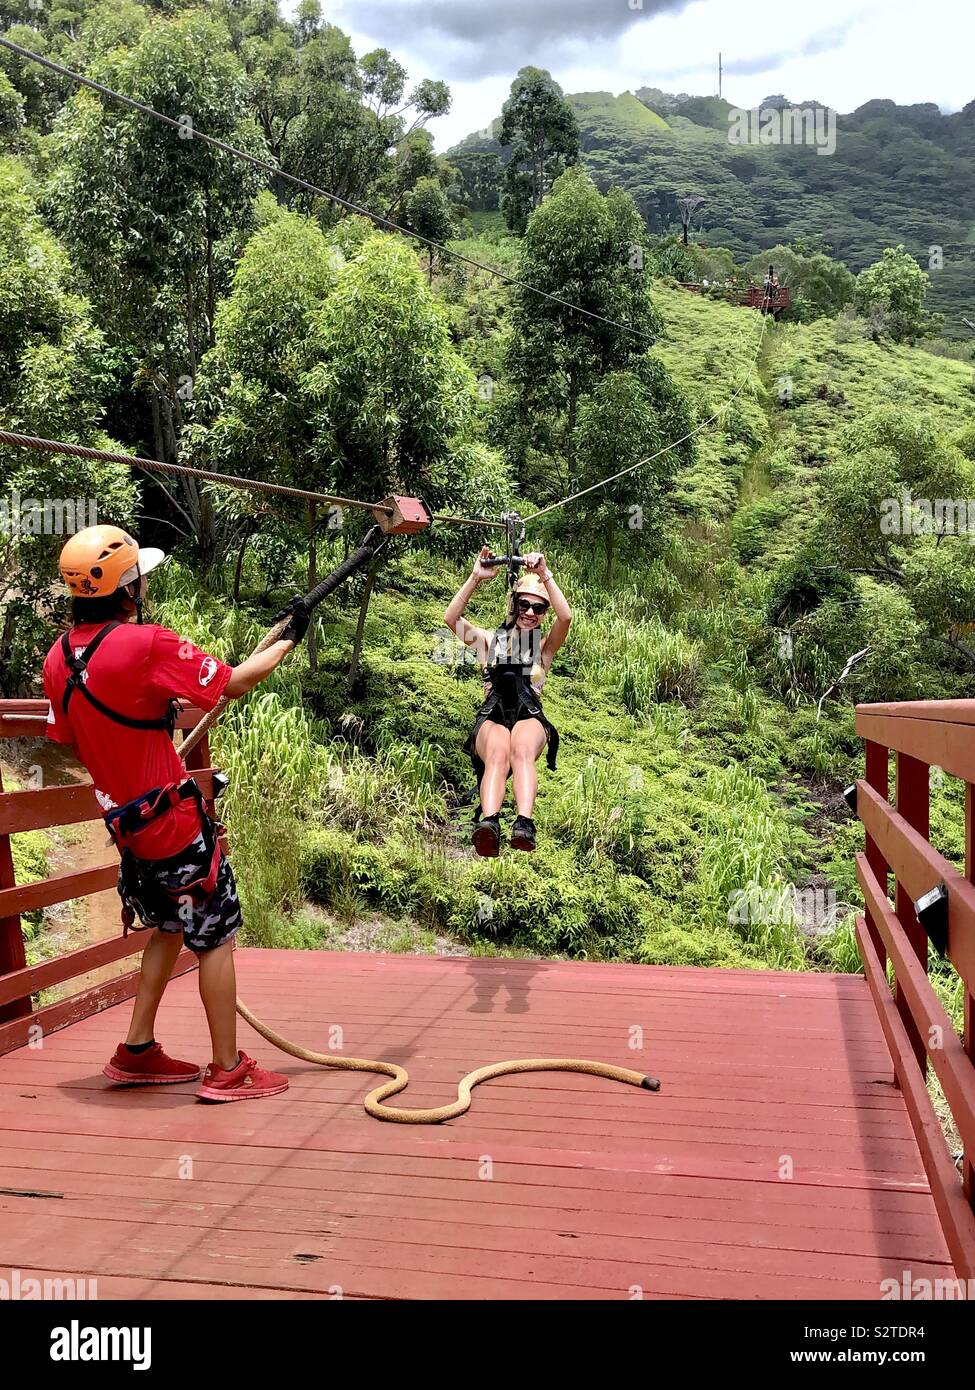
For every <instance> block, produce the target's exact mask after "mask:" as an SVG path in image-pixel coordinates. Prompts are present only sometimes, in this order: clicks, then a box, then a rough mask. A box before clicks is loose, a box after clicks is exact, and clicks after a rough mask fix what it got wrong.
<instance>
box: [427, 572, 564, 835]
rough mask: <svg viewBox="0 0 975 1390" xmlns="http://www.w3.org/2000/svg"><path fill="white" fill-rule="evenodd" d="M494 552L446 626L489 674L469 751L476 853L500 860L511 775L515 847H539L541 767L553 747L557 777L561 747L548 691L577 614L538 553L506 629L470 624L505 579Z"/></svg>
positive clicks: (512, 602) (518, 587)
mask: <svg viewBox="0 0 975 1390" xmlns="http://www.w3.org/2000/svg"><path fill="white" fill-rule="evenodd" d="M490 553H491V551H490V547H488V546H485V547H484V548H483V550H482V551H481V553H480V555H479V556H478V557H477V560H476V561H475V563H474V569H473V570H472V572H471V576H470V578H469V579H468V580H467V582H466V583H465V584H464V585H463V586H462V588H460V589H459V590H458V591H457V593H456V594H455V595H454V597H453V599H452V600H451V603H450V607H449V608H448V609H447V611H446V613H445V614H444V622H445V623H446V625H447V627H449V628H450V630H451V632H453V633H455V634H456V635H457V636H458V637H459V638H460V640H461V641H462V642H463V643H464V644H465V646H468V647H473V648H474V650H475V651H476V652H477V655H478V659H479V661H480V663H481V665H482V667H483V670H484V703H483V704H482V706H481V708H480V709H479V710H478V712H477V718H476V719H475V721H474V728H473V730H472V731H471V736H470V738H469V739H468V740H467V743H466V744H465V745H464V751H465V752H466V753H468V754H470V759H471V762H472V764H473V767H474V772H475V774H476V776H477V781H478V786H479V788H480V794H481V804H480V805H479V807H478V808H477V813H476V815H475V817H474V836H473V839H474V848H475V850H476V851H477V853H478V854H481V855H484V856H486V857H488V858H492V859H493V858H496V857H497V854H498V852H499V849H500V847H501V825H500V811H501V805H502V802H503V801H504V795H505V789H506V787H507V783H508V777H509V775H510V776H511V779H512V782H513V785H514V794H515V806H516V808H517V811H518V815H517V817H516V818H515V823H514V826H513V827H512V831H511V848H512V849H521V850H533V849H534V848H535V822H534V821H533V820H532V818H531V816H532V811H533V810H534V809H535V797H536V796H537V795H538V772H537V770H536V767H535V764H536V762H537V760H538V756H539V754H540V753H541V751H542V749H543V748H545V747H546V745H547V746H548V758H547V761H548V766H549V769H550V770H552V771H554V769H555V760H556V756H557V754H558V748H559V736H558V733H557V731H556V730H555V729H554V728H553V726H552V725H551V724H550V723H549V721H548V720H547V719H546V718H545V715H544V713H543V711H542V702H541V693H542V686H543V684H544V683H545V677H546V676H547V675H548V672H549V669H550V668H551V665H552V661H553V659H554V657H555V653H556V652H557V651H558V649H559V648H560V647H561V645H562V643H563V642H564V641H565V639H566V637H567V636H568V633H569V624H570V623H571V622H572V610H571V609H570V607H569V605H568V603H567V602H566V599H565V595H564V594H563V593H562V591H561V589H560V588H559V586H558V585H557V584H556V582H555V580H554V579H553V578H552V574H551V571H550V570H549V568H548V565H547V564H546V562H545V556H544V555H542V554H541V553H539V552H536V553H535V554H532V555H526V556H525V570H526V571H527V573H525V574H523V575H522V576H521V578H520V579H519V580H518V581H517V582H516V583H515V585H514V586H513V588H512V590H511V594H510V597H509V600H508V612H507V615H506V617H505V621H504V625H503V626H502V627H500V628H499V629H497V630H496V631H495V632H488V631H487V630H486V629H485V628H481V627H475V626H474V624H473V623H469V622H468V621H467V619H466V618H465V617H464V612H465V610H466V608H467V605H468V604H469V603H470V601H471V598H472V596H473V594H474V592H475V590H476V589H479V588H480V586H481V585H482V584H483V583H485V582H486V581H487V580H490V579H493V578H494V577H495V575H496V574H497V573H498V569H497V568H496V567H494V566H491V565H486V564H485V563H484V560H485V559H486V557H487V556H489V555H490ZM550 608H551V610H552V611H553V612H554V614H555V622H554V623H553V624H552V626H551V628H550V629H549V631H548V632H547V633H546V634H545V635H544V637H543V635H542V631H541V627H542V620H543V618H544V616H545V614H546V613H547V612H548V611H549V609H550Z"/></svg>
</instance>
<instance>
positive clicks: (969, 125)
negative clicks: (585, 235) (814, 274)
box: [448, 87, 975, 339]
mask: <svg viewBox="0 0 975 1390" xmlns="http://www.w3.org/2000/svg"><path fill="white" fill-rule="evenodd" d="M639 98H642V100H641V101H640V104H641V105H646V107H647V109H648V110H649V111H650V112H651V115H653V116H659V119H658V120H655V121H653V122H652V123H649V124H648V123H642V124H641V123H638V121H637V120H636V119H633V120H629V119H624V118H623V113H625V114H626V116H627V117H628V116H629V115H630V113H632V112H634V110H635V106H634V103H635V102H637V100H638V99H639ZM567 100H568V101H569V104H570V105H571V107H572V109H573V111H574V112H575V113H576V116H577V118H578V120H579V126H580V140H581V149H582V156H583V159H584V162H585V165H586V167H587V169H588V170H589V171H590V173H591V174H592V176H593V178H594V179H595V180H596V183H597V185H598V186H599V187H600V188H601V189H603V190H606V189H609V188H624V189H626V190H627V191H628V192H629V193H631V194H632V196H633V198H634V200H635V202H636V205H637V207H638V208H639V210H640V212H641V213H642V215H643V217H644V219H645V221H646V224H647V228H648V230H649V231H650V232H651V233H652V234H655V235H661V234H665V233H668V232H672V231H673V230H674V229H675V228H678V227H679V217H678V212H677V199H678V198H680V197H683V196H684V195H686V194H688V193H695V194H700V195H702V196H703V199H704V201H703V203H702V205H701V207H700V209H699V210H698V211H697V212H696V213H695V216H694V224H693V225H694V227H695V229H696V234H697V235H698V236H699V237H700V238H701V239H704V240H706V241H707V243H708V244H709V245H711V246H721V247H727V248H729V249H730V250H732V251H733V252H734V253H735V254H736V256H738V257H739V258H742V259H748V258H750V257H751V256H753V255H755V254H756V253H757V252H759V251H761V250H762V249H764V248H768V247H772V246H775V245H778V244H780V243H785V244H788V243H791V242H792V241H794V240H796V239H797V238H799V239H801V240H802V241H803V242H804V243H805V244H806V245H809V246H814V247H815V246H826V247H828V248H830V254H831V255H832V256H834V257H835V258H836V259H838V260H841V261H844V262H845V263H846V264H847V265H848V266H849V267H850V269H851V270H853V271H854V272H858V271H860V270H862V269H863V268H864V267H865V266H867V265H869V264H870V263H871V262H873V261H874V260H876V259H877V257H878V256H879V255H880V254H881V253H882V251H883V249H884V247H885V246H896V245H899V244H903V245H904V246H905V247H906V248H907V250H908V251H909V252H910V254H911V255H913V256H914V257H915V258H916V259H917V260H918V262H919V264H920V265H921V266H922V267H923V268H924V269H928V268H929V266H934V267H935V268H933V269H932V273H931V299H930V307H931V308H933V309H935V310H937V311H939V312H941V313H943V314H944V315H945V318H946V323H945V330H944V331H945V334H946V336H948V337H952V338H956V339H966V338H970V336H971V331H970V330H969V329H967V328H966V327H965V325H964V324H963V322H962V319H963V318H964V317H967V318H970V319H972V320H973V321H975V243H973V230H975V228H973V220H972V207H973V205H975V102H972V103H970V104H969V105H968V106H966V107H965V109H964V110H963V111H960V112H957V113H954V114H952V115H947V116H943V115H942V114H941V113H940V111H939V110H938V108H937V107H936V106H934V105H933V104H932V103H927V104H919V105H916V106H898V105H896V104H895V103H894V102H891V101H870V102H867V103H865V104H864V105H863V106H861V107H859V108H858V109H857V110H856V111H854V112H852V113H850V114H842V115H840V116H839V117H838V121H837V133H836V151H835V154H833V155H830V156H820V155H818V154H817V153H816V150H815V149H814V148H812V147H811V146H804V145H802V146H794V147H793V146H778V145H744V146H740V145H733V144H729V140H728V133H729V123H728V113H729V112H730V111H731V110H732V107H731V106H730V105H729V103H728V102H726V101H725V102H721V101H719V100H718V99H717V98H713V97H674V96H671V95H669V94H667V93H664V92H662V91H660V90H659V89H655V88H649V87H647V88H641V89H640V90H639V91H638V92H637V93H636V94H635V95H634V94H633V93H630V92H624V93H622V94H621V95H620V96H617V97H615V98H614V97H612V96H611V95H610V94H609V93H581V94H578V95H569V96H568V98H567ZM767 104H768V105H769V106H781V105H783V104H785V99H784V98H782V97H776V98H769V99H768V101H767ZM795 104H796V105H798V104H799V103H795ZM813 104H814V103H812V102H804V103H802V105H804V106H811V105H813ZM764 105H766V103H763V106H764ZM460 150H463V151H464V152H465V153H466V155H467V157H468V158H470V157H471V156H472V155H473V154H477V153H487V154H494V155H497V156H501V157H502V158H503V156H504V151H503V150H502V149H501V147H500V146H498V145H497V144H496V142H494V141H493V140H484V139H482V138H480V137H469V138H468V139H467V140H465V141H464V142H462V145H461V146H458V147H456V149H455V150H453V151H450V152H449V153H448V158H452V157H454V156H455V154H456V153H457V152H458V151H460ZM496 205H497V204H496V203H495V204H494V206H496ZM485 206H487V205H485ZM934 247H937V248H940V250H941V258H940V259H939V257H938V256H934V257H932V252H931V248H934Z"/></svg>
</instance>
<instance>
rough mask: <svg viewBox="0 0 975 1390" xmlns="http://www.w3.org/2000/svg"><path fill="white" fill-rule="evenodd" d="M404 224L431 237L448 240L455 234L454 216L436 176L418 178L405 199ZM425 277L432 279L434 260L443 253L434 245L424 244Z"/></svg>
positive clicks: (431, 238)
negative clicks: (425, 245) (425, 246)
mask: <svg viewBox="0 0 975 1390" xmlns="http://www.w3.org/2000/svg"><path fill="white" fill-rule="evenodd" d="M406 225H407V226H408V227H409V228H410V229H411V230H412V231H414V232H418V233H419V235H420V236H422V237H427V238H428V240H430V241H440V242H444V241H447V240H448V239H449V238H450V237H452V236H453V235H454V230H455V228H454V219H453V215H452V213H451V209H450V203H449V202H448V201H447V195H446V193H444V191H443V189H442V188H441V186H440V184H439V183H438V182H437V180H436V179H421V180H420V182H419V183H418V184H417V186H416V187H415V188H414V190H413V192H412V193H411V194H410V195H409V197H408V198H407V200H406ZM426 256H427V279H428V280H429V282H430V283H431V284H432V283H433V264H434V260H435V258H436V257H437V256H442V253H440V252H438V251H437V249H436V248H435V247H433V246H428V247H427V248H426Z"/></svg>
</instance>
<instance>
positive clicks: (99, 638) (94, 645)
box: [61, 622, 178, 738]
mask: <svg viewBox="0 0 975 1390" xmlns="http://www.w3.org/2000/svg"><path fill="white" fill-rule="evenodd" d="M122 626H124V624H122V623H120V622H111V623H107V624H106V625H105V627H103V628H102V630H101V632H98V633H96V634H95V636H94V637H93V638H92V640H91V642H89V644H88V646H87V647H86V648H85V650H84V651H83V652H82V653H81V655H80V656H75V654H74V649H73V648H72V646H71V634H70V633H68V632H66V633H64V635H63V636H62V638H61V652H62V655H63V656H64V661H65V665H66V666H67V668H68V670H69V671H70V672H71V674H70V676H69V677H68V680H67V684H66V685H65V687H64V698H63V699H62V701H61V710H62V712H63V713H64V714H67V713H68V706H69V705H70V703H71V696H72V695H73V694H74V693H75V691H76V690H77V691H78V692H79V694H80V695H82V696H83V697H84V698H85V699H86V700H87V701H88V703H89V704H90V705H91V706H92V708H93V709H97V710H98V713H99V714H103V715H104V716H105V718H106V719H111V720H113V721H114V722H115V723H116V724H124V725H125V727H126V728H127V729H162V730H165V732H166V733H167V734H168V735H169V737H170V738H172V736H173V733H174V731H175V729H176V719H177V715H178V707H177V704H176V701H175V700H170V702H169V707H168V709H167V710H166V713H165V715H163V717H162V718H161V719H133V718H131V716H129V715H127V714H121V713H119V711H118V710H115V709H112V708H111V707H110V706H109V705H106V704H105V703H104V702H103V701H102V700H99V698H98V696H97V695H93V694H92V693H91V691H90V690H89V689H88V681H87V677H88V663H89V662H90V661H91V659H92V657H93V656H94V655H95V653H96V652H97V651H98V648H99V647H100V646H101V644H102V643H103V642H104V641H105V638H106V637H110V636H111V635H112V633H113V632H114V631H115V629H116V628H118V627H122Z"/></svg>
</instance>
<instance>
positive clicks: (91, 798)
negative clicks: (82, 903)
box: [0, 700, 214, 1055]
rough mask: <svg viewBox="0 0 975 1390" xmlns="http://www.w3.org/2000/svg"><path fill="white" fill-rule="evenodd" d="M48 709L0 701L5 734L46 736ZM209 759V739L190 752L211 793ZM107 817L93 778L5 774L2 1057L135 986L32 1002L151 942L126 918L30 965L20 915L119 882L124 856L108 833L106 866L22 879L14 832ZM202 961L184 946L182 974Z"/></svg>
mask: <svg viewBox="0 0 975 1390" xmlns="http://www.w3.org/2000/svg"><path fill="white" fill-rule="evenodd" d="M47 712H48V703H47V701H46V700H0V740H3V739H10V738H18V737H20V738H24V737H27V738H36V737H38V736H41V735H43V733H44V726H45V722H46V720H47ZM200 714H201V712H200V711H199V710H192V709H186V710H184V711H183V712H182V714H181V715H180V717H179V721H178V724H177V728H179V729H191V728H192V727H193V726H194V725H195V724H196V722H197V721H198V720H199V718H200ZM209 761H210V749H209V744H208V741H207V740H206V739H202V740H201V741H200V743H199V744H198V745H197V747H196V748H195V749H194V750H193V751H192V753H191V754H190V755H189V758H188V759H187V764H188V766H189V767H190V768H191V769H192V770H193V772H194V775H195V776H196V779H197V781H198V782H199V783H200V786H201V788H202V790H203V794H204V796H206V797H208V798H209V797H211V796H212V793H213V776H214V769H213V768H211V767H209ZM100 819H101V810H100V808H99V806H98V802H97V801H96V800H95V795H94V791H93V788H92V785H91V782H90V781H87V782H77V783H74V782H73V783H71V784H70V785H69V786H60V787H43V788H38V789H36V790H30V791H4V790H3V780H2V777H0V1055H2V1054H3V1053H4V1052H9V1051H10V1050H11V1048H14V1047H21V1046H23V1044H24V1043H26V1042H28V1041H31V1040H32V1039H36V1038H37V1037H38V1036H41V1035H43V1034H46V1033H53V1032H55V1031H57V1030H58V1029H59V1028H65V1027H67V1026H68V1024H71V1023H74V1022H76V1021H77V1020H78V1019H81V1018H86V1017H87V1016H88V1015H89V1014H92V1013H97V1012H98V1011H99V1010H101V1009H104V1008H107V1007H108V1006H109V1005H110V1004H117V1003H118V1002H119V1001H120V1000H122V999H128V998H129V997H130V996H131V995H132V994H133V993H134V992H135V987H136V983H137V981H138V971H137V970H133V971H130V972H129V973H127V974H125V975H121V976H119V977H118V978H117V979H113V980H109V981H107V982H106V983H104V984H100V985H95V986H93V987H92V988H90V989H87V990H84V991H82V992H81V993H76V994H73V995H71V996H69V997H68V998H66V999H61V1000H59V1001H58V1002H57V1003H53V1004H48V1005H46V1006H45V1007H42V1008H38V1009H35V1008H34V1006H33V1003H32V1001H31V995H33V994H36V993H38V992H39V991H40V990H43V989H50V988H52V987H54V986H55V985H62V984H65V983H66V982H67V981H69V980H74V979H77V978H78V977H79V976H81V975H85V974H87V973H88V972H89V971H91V970H96V969H99V968H100V967H102V966H105V965H111V964H112V963H113V962H114V961H118V960H123V959H124V958H125V957H126V956H132V955H135V954H137V953H138V952H140V951H141V950H142V948H143V946H144V945H145V934H144V933H142V932H138V931H135V932H130V933H129V935H128V936H125V937H123V935H122V926H121V921H120V923H119V931H118V935H117V936H113V937H111V938H109V939H108V940H106V941H96V942H94V943H93V944H92V945H89V946H82V947H80V948H79V949H77V950H74V951H69V952H67V953H66V954H64V955H60V956H55V957H52V958H51V959H50V960H44V961H40V962H38V963H37V964H36V965H28V964H27V954H26V950H25V944H24V934H23V930H22V927H21V920H20V919H21V914H22V913H25V912H32V911H36V910H37V909H38V908H43V907H52V906H54V904H56V903H63V902H69V901H71V900H72V899H74V898H81V897H85V896H87V895H88V894H90V893H98V892H101V891H102V890H103V889H106V888H113V887H114V886H115V882H116V880H117V878H118V855H117V853H116V851H115V850H114V848H113V847H112V846H111V845H110V844H108V842H107V835H106V847H105V863H104V865H100V866H99V867H98V868H94V869H84V870H82V871H80V872H73V873H64V874H57V875H55V876H54V877H52V878H48V879H44V880H42V881H40V882H37V883H25V884H18V883H17V881H16V878H15V875H14V867H13V855H12V851H11V845H10V837H11V835H15V834H17V833H19V832H22V831H25V830H47V829H50V828H51V827H53V826H59V825H77V824H80V823H82V822H85V821H95V820H100ZM195 964H196V958H195V957H194V956H193V955H192V953H191V952H189V951H182V952H181V953H180V955H179V957H178V959H177V962H176V967H175V972H174V973H177V974H182V973H184V972H185V971H187V970H191V969H192V968H193V967H194V966H195ZM38 1030H40V1031H38Z"/></svg>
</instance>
